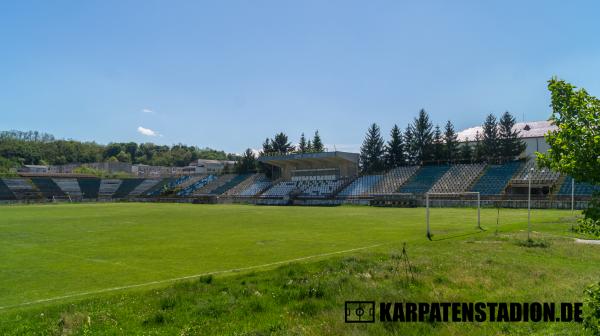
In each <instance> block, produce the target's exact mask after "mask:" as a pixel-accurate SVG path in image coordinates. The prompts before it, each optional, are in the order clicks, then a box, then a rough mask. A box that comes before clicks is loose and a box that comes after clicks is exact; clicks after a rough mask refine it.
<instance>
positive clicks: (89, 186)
mask: <svg viewBox="0 0 600 336" xmlns="http://www.w3.org/2000/svg"><path fill="white" fill-rule="evenodd" d="M77 183H79V189H81V194H82V196H83V198H89V199H96V198H98V191H99V190H100V179H98V178H78V179H77Z"/></svg>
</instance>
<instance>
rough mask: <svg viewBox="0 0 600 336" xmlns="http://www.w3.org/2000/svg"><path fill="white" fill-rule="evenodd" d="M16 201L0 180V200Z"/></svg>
mask: <svg viewBox="0 0 600 336" xmlns="http://www.w3.org/2000/svg"><path fill="white" fill-rule="evenodd" d="M15 199H17V198H16V197H15V195H14V194H13V193H12V191H10V188H8V186H7V185H6V184H5V183H4V181H3V180H2V179H0V200H2V201H8V200H15Z"/></svg>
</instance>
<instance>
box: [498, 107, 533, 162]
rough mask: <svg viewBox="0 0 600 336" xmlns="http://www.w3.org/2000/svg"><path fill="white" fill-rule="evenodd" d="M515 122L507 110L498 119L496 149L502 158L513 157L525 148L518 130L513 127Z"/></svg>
mask: <svg viewBox="0 0 600 336" xmlns="http://www.w3.org/2000/svg"><path fill="white" fill-rule="evenodd" d="M515 124H516V120H515V117H513V116H512V115H511V114H510V113H509V112H508V111H506V112H504V114H503V115H502V117H500V120H499V121H498V151H499V152H500V156H501V157H502V158H506V159H512V158H515V157H517V156H519V155H520V154H521V153H523V151H524V150H525V147H526V145H525V142H524V141H523V140H521V139H520V138H519V133H520V132H519V131H518V130H514V129H513V128H514V126H515Z"/></svg>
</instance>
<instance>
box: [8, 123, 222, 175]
mask: <svg viewBox="0 0 600 336" xmlns="http://www.w3.org/2000/svg"><path fill="white" fill-rule="evenodd" d="M229 157H230V155H227V154H225V152H223V151H217V150H214V149H210V148H198V147H196V146H186V145H182V144H177V145H174V146H171V147H169V146H159V145H155V144H153V143H143V144H139V145H138V144H136V143H134V142H127V143H109V144H108V145H106V146H103V145H100V144H97V143H95V142H80V141H75V140H57V139H55V138H54V137H53V136H52V135H49V134H45V133H39V132H33V131H29V132H20V131H8V132H6V131H5V132H0V172H2V171H3V170H7V168H6V167H14V166H15V165H16V166H20V165H24V164H50V165H62V164H68V163H92V162H128V163H133V164H138V163H141V164H148V165H156V166H178V167H183V166H187V165H188V164H189V163H190V162H192V161H194V160H197V159H212V160H225V159H228V158H229Z"/></svg>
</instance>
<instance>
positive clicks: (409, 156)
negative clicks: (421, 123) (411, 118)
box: [404, 125, 417, 165]
mask: <svg viewBox="0 0 600 336" xmlns="http://www.w3.org/2000/svg"><path fill="white" fill-rule="evenodd" d="M413 143H414V136H413V131H412V126H411V125H408V126H406V130H405V131H404V157H405V159H406V163H407V164H409V165H413V164H415V163H416V161H417V160H416V156H417V154H416V153H415V151H414V149H413Z"/></svg>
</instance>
